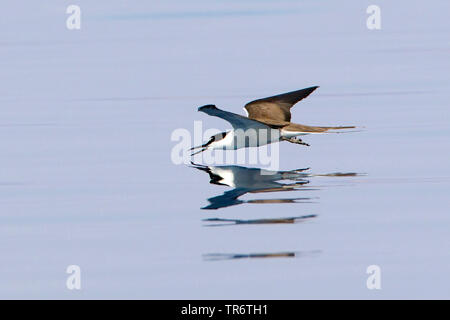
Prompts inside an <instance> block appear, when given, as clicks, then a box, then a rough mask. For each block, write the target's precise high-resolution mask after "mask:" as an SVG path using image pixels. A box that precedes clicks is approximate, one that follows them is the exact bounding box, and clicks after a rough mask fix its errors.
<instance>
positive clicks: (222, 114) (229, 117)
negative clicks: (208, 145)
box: [198, 104, 285, 130]
mask: <svg viewBox="0 0 450 320" xmlns="http://www.w3.org/2000/svg"><path fill="white" fill-rule="evenodd" d="M198 111H201V112H204V113H206V114H207V115H210V116H213V117H219V118H222V119H224V120H225V121H228V122H229V123H230V124H231V126H232V127H233V129H235V130H236V129H243V130H247V129H250V128H252V129H270V128H275V127H277V128H278V127H282V125H276V124H274V125H269V124H265V123H262V122H260V121H258V120H254V119H249V118H247V117H244V116H241V115H239V114H236V113H233V112H228V111H224V110H220V109H218V108H217V107H216V106H215V105H212V104H208V105H206V106H203V107H200V108H198ZM284 125H285V124H284Z"/></svg>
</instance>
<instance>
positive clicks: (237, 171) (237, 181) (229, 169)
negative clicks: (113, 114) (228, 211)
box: [192, 163, 356, 223]
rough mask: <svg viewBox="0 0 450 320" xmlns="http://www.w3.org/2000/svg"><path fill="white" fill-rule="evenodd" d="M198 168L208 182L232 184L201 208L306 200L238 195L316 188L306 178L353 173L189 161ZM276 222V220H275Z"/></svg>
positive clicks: (349, 174)
mask: <svg viewBox="0 0 450 320" xmlns="http://www.w3.org/2000/svg"><path fill="white" fill-rule="evenodd" d="M192 166H193V167H194V168H196V169H198V170H201V171H204V172H206V173H208V175H209V177H210V183H212V184H216V185H224V186H229V187H232V188H233V189H232V190H229V191H225V192H224V193H223V194H221V195H218V196H215V197H212V198H209V199H208V202H209V205H207V206H205V207H203V208H202V209H209V210H211V209H220V208H226V207H230V206H234V205H238V204H242V203H296V202H308V201H309V200H311V199H312V198H310V197H296V198H274V199H253V200H240V199H239V198H240V197H241V196H243V195H245V194H247V193H252V194H254V193H267V192H279V191H294V190H303V191H310V190H317V189H315V188H309V187H307V186H305V185H307V184H308V183H309V178H311V177H314V176H341V177H342V176H354V175H356V174H355V173H339V172H338V173H331V174H311V173H307V172H305V171H307V170H309V168H304V169H296V170H290V171H270V170H265V169H260V168H247V167H242V166H234V165H229V166H204V165H199V164H195V163H192ZM274 223H275V222H274Z"/></svg>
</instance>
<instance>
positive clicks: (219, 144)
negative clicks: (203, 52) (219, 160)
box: [190, 86, 355, 156]
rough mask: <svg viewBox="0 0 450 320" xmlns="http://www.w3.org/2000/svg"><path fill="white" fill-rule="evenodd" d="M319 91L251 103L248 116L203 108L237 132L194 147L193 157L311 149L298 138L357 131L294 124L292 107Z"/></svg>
mask: <svg viewBox="0 0 450 320" xmlns="http://www.w3.org/2000/svg"><path fill="white" fill-rule="evenodd" d="M317 88H319V86H313V87H309V88H305V89H301V90H296V91H291V92H287V93H282V94H278V95H275V96H271V97H267V98H262V99H257V100H254V101H251V102H249V103H247V104H246V105H245V106H244V110H245V112H246V113H247V117H245V116H242V115H239V114H236V113H233V112H228V111H225V110H221V109H219V108H217V107H216V106H215V105H213V104H207V105H204V106H201V107H199V108H198V111H200V112H204V113H206V114H207V115H210V116H214V117H219V118H222V119H223V120H225V121H228V122H229V123H230V124H231V126H232V127H233V129H232V130H229V131H225V132H221V133H218V134H215V135H213V136H211V137H210V138H209V140H208V141H207V142H206V143H204V144H202V145H200V146H196V147H193V148H191V149H190V151H193V150H196V149H200V150H199V151H196V152H193V153H192V154H191V156H194V155H196V154H198V153H201V152H203V151H205V150H209V149H222V150H236V149H240V148H248V147H259V146H263V145H266V144H270V143H273V142H279V141H288V142H290V143H294V144H300V145H305V146H309V144H308V143H306V142H304V141H303V140H301V139H300V138H298V136H302V135H308V134H316V133H325V132H329V130H341V129H352V128H355V126H338V127H317V126H307V125H303V124H297V123H293V122H291V108H292V107H293V106H294V105H295V104H296V103H297V102H299V101H301V100H303V99H304V98H306V97H308V96H309V95H310V94H311V93H312V92H313V91H314V90H316V89H317Z"/></svg>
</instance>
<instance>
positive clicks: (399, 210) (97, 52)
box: [0, 0, 450, 299]
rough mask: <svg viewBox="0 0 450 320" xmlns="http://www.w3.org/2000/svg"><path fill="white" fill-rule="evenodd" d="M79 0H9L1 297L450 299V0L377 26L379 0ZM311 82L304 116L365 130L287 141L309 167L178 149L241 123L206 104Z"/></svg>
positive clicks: (288, 160) (286, 147) (0, 103)
mask: <svg viewBox="0 0 450 320" xmlns="http://www.w3.org/2000/svg"><path fill="white" fill-rule="evenodd" d="M69 4H71V3H70V2H60V1H44V2H39V4H37V3H31V2H26V1H16V2H14V3H8V4H7V5H4V6H2V13H3V17H2V19H1V22H0V49H1V50H0V58H1V59H0V67H1V73H0V81H1V86H0V137H1V138H2V139H0V168H1V170H0V219H1V222H2V223H1V226H0V228H1V232H0V246H1V252H2V255H1V263H0V275H1V276H0V297H1V298H64V299H72V298H204V299H206V298H208V299H214V298H223V299H228V298H234V299H240V298H266V299H271V298H274V299H300V298H363V299H378V298H449V297H450V295H449V290H448V287H449V285H450V280H449V276H448V272H449V270H450V251H449V250H448V248H449V247H450V236H449V232H448V229H449V226H450V217H449V214H448V208H449V205H450V200H449V197H448V191H449V187H450V170H449V166H448V163H449V158H450V157H449V156H450V151H449V150H450V148H449V147H448V146H449V143H448V141H449V138H450V129H449V126H448V123H449V118H448V101H449V95H450V94H449V78H448V73H449V72H448V71H449V66H450V63H449V59H448V57H449V53H450V47H449V43H448V34H449V31H450V30H449V29H450V24H449V22H448V19H447V12H448V10H449V9H450V8H449V4H448V2H446V1H437V0H436V1H431V2H428V3H427V5H426V8H424V4H423V2H421V1H396V2H395V3H392V2H391V1H378V3H377V4H378V5H379V6H380V7H381V10H382V29H381V30H378V31H370V30H368V29H367V28H366V24H365V19H366V17H367V14H366V13H365V10H366V8H367V6H368V5H369V4H371V3H361V1H346V2H345V4H344V3H337V2H336V3H335V2H333V1H328V2H327V3H325V4H318V3H316V2H314V1H302V2H300V1H298V2H297V1H283V2H275V1H264V2H258V3H257V2H255V1H239V2H238V1H233V2H226V3H225V2H221V1H213V2H211V1H202V0H196V1H191V2H189V4H188V3H184V2H181V1H176V2H166V1H164V2H163V1H161V2H152V3H145V4H144V3H141V4H133V6H131V5H127V4H126V3H124V2H122V1H95V3H94V2H92V3H90V2H89V3H87V2H86V3H84V2H83V3H81V4H80V6H81V10H82V28H81V30H79V31H69V30H67V29H66V27H65V20H66V18H67V14H66V13H65V9H66V7H67V6H68V5H69ZM312 85H319V86H320V88H319V89H318V90H316V91H315V92H314V93H313V94H312V95H311V96H310V97H308V98H307V99H305V100H304V101H301V102H300V103H299V104H298V105H297V106H295V107H294V109H293V121H294V122H298V123H302V124H309V125H357V126H359V127H363V128H364V130H363V131H361V132H355V133H348V134H340V135H321V136H311V137H305V138H304V140H305V141H306V142H308V143H309V144H310V145H311V147H305V146H300V145H293V144H289V143H281V144H280V168H279V170H280V171H292V170H296V169H304V168H310V169H308V170H305V171H300V172H297V173H296V174H298V176H296V177H292V176H291V177H290V178H292V179H293V180H292V179H281V181H266V182H264V185H263V186H261V185H258V184H259V183H260V182H258V183H256V186H255V181H254V180H253V182H252V180H250V182H247V185H245V186H244V187H242V186H241V187H230V186H226V185H218V184H214V183H210V180H211V177H210V176H209V174H208V172H205V170H201V169H200V170H199V169H196V168H193V167H192V166H189V165H175V164H173V163H172V161H171V156H170V155H171V150H172V148H173V147H174V145H175V142H173V141H171V140H170V136H171V133H172V132H173V130H175V129H177V128H186V129H188V130H193V128H194V121H196V120H197V121H199V120H202V121H203V123H202V124H203V127H204V129H206V128H219V129H227V128H228V124H227V123H225V122H223V121H221V120H220V119H217V118H213V117H208V116H207V115H204V114H202V113H198V112H196V110H197V107H198V106H201V105H205V104H208V103H213V104H216V105H217V106H219V107H221V108H223V109H226V110H230V111H233V112H236V113H241V114H242V113H243V112H242V110H241V108H242V106H243V105H244V104H245V103H246V102H248V101H250V100H253V99H255V98H261V97H265V96H270V95H273V94H277V93H282V92H286V91H290V90H295V89H301V88H304V87H308V86H312ZM253 167H255V166H253ZM238 170H240V172H241V173H240V174H239V177H241V176H242V175H243V174H248V175H252V173H254V169H251V168H245V167H244V168H240V169H238ZM242 172H245V173H242ZM333 173H347V174H350V175H338V176H333V175H327V174H333ZM247 181H248V179H247ZM244 182H245V181H244ZM242 183H243V181H241V185H242ZM279 183H282V184H283V185H279ZM284 184H296V185H295V186H293V187H291V188H290V187H287V189H288V190H285V189H286V186H284ZM282 189H283V190H285V191H281V190H282ZM208 209H210V210H208ZM73 264H75V265H79V266H80V268H81V277H82V289H81V290H79V291H77V290H74V291H70V290H68V289H67V288H66V279H67V277H68V274H66V268H67V266H68V265H73ZM374 264H375V265H378V266H380V268H381V286H382V289H381V290H368V289H367V287H366V279H367V277H368V274H366V269H367V267H368V266H369V265H374Z"/></svg>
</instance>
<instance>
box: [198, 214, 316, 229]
mask: <svg viewBox="0 0 450 320" xmlns="http://www.w3.org/2000/svg"><path fill="white" fill-rule="evenodd" d="M315 217H317V215H315V214H309V215H305V216H298V217H287V218H274V219H252V220H241V219H222V218H209V219H203V221H204V222H210V224H207V225H205V226H206V227H221V226H232V225H236V224H240V225H243V224H294V223H297V222H301V221H304V220H307V219H311V218H315Z"/></svg>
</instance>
